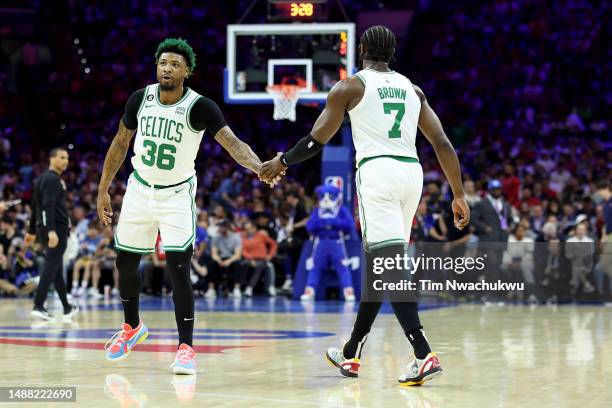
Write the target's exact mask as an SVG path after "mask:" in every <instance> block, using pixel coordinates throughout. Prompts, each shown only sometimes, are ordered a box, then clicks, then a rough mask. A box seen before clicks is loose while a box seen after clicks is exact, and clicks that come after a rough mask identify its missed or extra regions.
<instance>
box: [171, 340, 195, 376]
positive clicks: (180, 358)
mask: <svg viewBox="0 0 612 408" xmlns="http://www.w3.org/2000/svg"><path fill="white" fill-rule="evenodd" d="M171 367H172V372H173V373H174V374H187V375H193V374H195V373H196V372H197V370H198V365H197V363H196V359H195V351H193V349H192V348H191V347H190V346H189V345H188V344H185V343H182V344H181V345H180V346H179V348H178V350H176V358H175V359H174V363H172V365H171Z"/></svg>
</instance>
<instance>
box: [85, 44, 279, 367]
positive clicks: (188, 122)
mask: <svg viewBox="0 0 612 408" xmlns="http://www.w3.org/2000/svg"><path fill="white" fill-rule="evenodd" d="M155 58H156V65H157V81H158V82H157V83H155V84H151V85H148V86H146V87H145V88H144V89H141V90H138V91H136V92H134V93H133V94H132V95H131V96H130V97H129V99H128V101H127V105H126V109H125V114H124V115H123V117H122V118H121V120H120V122H119V130H118V131H117V134H116V135H115V137H114V139H113V142H112V144H111V146H110V148H109V150H108V153H107V155H106V159H105V160H104V168H103V170H102V176H101V178H100V184H99V186H98V199H97V210H98V216H99V217H100V220H101V222H102V223H103V224H104V225H109V224H111V223H112V215H113V213H112V208H111V200H110V196H109V194H108V190H109V188H110V185H111V182H112V180H113V178H114V177H115V175H116V174H117V171H118V170H119V168H120V167H121V165H122V163H123V161H124V160H125V157H126V155H127V152H128V149H129V146H130V141H131V139H132V137H133V135H134V133H136V139H135V141H134V154H133V156H132V159H131V161H132V166H133V168H134V171H133V172H132V174H131V175H130V177H129V180H128V186H127V190H126V192H125V195H124V197H123V202H122V206H121V213H120V215H119V221H118V224H117V228H116V231H115V248H116V250H117V260H116V265H117V269H118V271H119V294H120V297H121V301H122V305H123V311H124V323H123V324H122V328H121V330H119V331H118V332H117V333H116V334H115V335H114V336H113V337H112V338H111V340H109V342H108V343H107V345H106V346H105V350H106V358H107V359H108V360H112V361H115V360H119V359H122V358H125V357H126V356H127V355H128V354H129V353H130V352H131V351H132V349H133V348H134V347H135V346H136V345H137V344H138V343H140V342H142V341H144V340H145V339H146V338H147V336H148V329H147V327H146V326H145V325H144V323H143V322H142V321H141V320H140V317H139V314H138V307H139V295H140V277H139V273H138V265H139V263H140V260H141V257H142V255H143V254H147V253H150V252H153V251H154V250H155V243H156V239H157V235H158V232H159V234H160V235H161V241H162V243H163V247H164V251H165V252H166V266H167V270H168V273H169V276H170V280H171V282H172V288H173V301H174V306H175V317H176V323H177V328H178V345H177V354H176V358H175V360H174V363H173V364H172V369H173V372H174V373H175V374H195V373H196V372H197V365H196V360H195V352H194V350H193V348H192V346H193V344H192V343H193V326H194V319H195V315H194V312H195V311H194V299H193V290H192V287H191V280H190V275H189V274H190V269H189V265H190V261H191V257H192V255H193V242H194V239H195V231H196V212H195V195H196V191H197V179H196V177H195V176H196V171H195V159H196V156H197V154H198V150H199V147H200V142H201V140H202V136H203V134H204V131H205V130H208V132H210V133H211V134H212V135H213V136H214V138H215V140H216V141H217V142H219V143H220V144H221V145H222V146H223V147H224V148H225V149H226V150H227V151H228V153H229V154H230V155H231V156H232V158H233V159H234V160H235V161H236V162H238V163H239V164H241V165H242V166H244V167H246V168H248V169H250V170H251V171H253V172H255V173H256V174H259V172H260V170H261V161H260V160H259V158H258V157H257V155H256V154H255V153H253V151H252V150H251V148H250V147H249V146H248V145H247V144H246V143H244V142H242V141H240V140H239V139H238V138H237V137H236V136H235V135H234V133H233V132H232V130H231V129H230V128H229V126H227V124H226V123H225V119H224V118H223V114H222V113H221V110H220V109H219V107H218V106H217V104H215V103H214V102H213V101H212V100H210V99H208V98H206V97H204V96H201V95H199V94H198V93H197V92H195V91H194V90H192V89H190V88H189V87H187V86H184V81H185V79H186V78H188V77H189V76H190V75H191V74H192V72H193V70H194V68H195V53H194V52H193V49H192V48H191V47H190V46H189V44H187V42H186V41H184V40H182V39H174V38H169V39H166V40H164V41H163V42H162V43H161V44H159V46H158V48H157V52H156V53H155ZM274 183H275V182H272V183H270V184H274Z"/></svg>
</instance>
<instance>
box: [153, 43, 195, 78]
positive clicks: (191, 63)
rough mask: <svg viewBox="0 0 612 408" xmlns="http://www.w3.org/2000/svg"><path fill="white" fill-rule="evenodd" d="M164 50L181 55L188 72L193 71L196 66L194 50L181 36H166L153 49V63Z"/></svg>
mask: <svg viewBox="0 0 612 408" xmlns="http://www.w3.org/2000/svg"><path fill="white" fill-rule="evenodd" d="M164 52H174V53H176V54H179V55H182V56H183V57H184V58H185V60H186V61H187V66H188V67H189V72H190V73H193V70H194V69H195V67H196V55H195V52H193V48H191V46H190V45H189V44H187V41H185V40H183V39H182V38H166V39H165V40H164V41H162V42H161V43H159V45H158V46H157V51H155V63H157V61H159V56H160V55H162V54H163V53H164Z"/></svg>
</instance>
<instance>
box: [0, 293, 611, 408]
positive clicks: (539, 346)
mask: <svg viewBox="0 0 612 408" xmlns="http://www.w3.org/2000/svg"><path fill="white" fill-rule="evenodd" d="M30 305H31V303H30V302H29V301H27V300H7V299H2V300H0V373H1V374H0V386H19V385H22V386H23V385H32V386H34V385H41V386H42V385H64V386H76V387H77V403H76V404H74V403H64V404H48V405H49V406H67V407H74V406H79V407H80V406H84V407H88V406H89V407H117V406H118V407H144V406H146V407H179V406H181V407H182V406H199V407H204V406H206V407H208V406H210V407H247V406H248V407H253V408H254V407H300V406H305V407H307V406H315V407H319V406H325V407H385V408H386V407H427V408H433V407H478V408H485V407H532V406H533V407H542V408H543V407H555V408H557V407H582V406H585V407H586V406H588V407H604V406H606V407H607V406H610V405H609V404H610V401H612V386H611V385H610V383H611V380H612V308H609V307H608V308H606V307H598V306H559V307H545V306H540V307H534V308H530V307H527V306H505V307H498V306H494V307H483V306H479V305H464V306H455V307H444V308H435V309H430V310H426V311H423V312H422V314H421V318H422V320H423V324H424V325H425V327H426V329H427V332H426V333H427V336H428V338H429V339H430V342H431V344H432V346H433V347H434V348H435V351H437V352H438V354H439V356H440V360H441V363H442V366H443V368H444V370H445V373H444V375H443V376H442V377H439V378H438V379H436V380H434V381H432V382H431V383H428V384H426V385H424V386H422V387H416V388H403V387H399V386H398V385H397V384H396V378H397V376H398V375H399V374H401V373H402V370H403V369H404V366H405V364H406V363H407V362H408V361H409V359H410V357H411V347H410V346H409V343H408V341H407V340H406V339H405V338H404V337H403V334H402V332H401V330H400V328H399V325H398V324H397V322H396V320H395V317H394V316H393V315H392V314H390V313H388V312H389V309H388V308H386V307H385V309H384V311H385V312H386V313H383V314H381V315H380V316H379V318H378V320H377V321H376V323H375V326H374V329H373V331H372V333H371V336H370V337H369V339H368V342H367V345H366V347H365V352H364V358H363V360H362V364H363V365H362V373H361V374H360V378H359V379H343V378H341V377H340V376H339V374H338V372H337V370H336V369H333V368H332V367H330V366H329V365H328V364H327V363H326V361H325V360H324V357H323V356H324V353H325V350H326V348H327V347H328V346H334V345H338V344H339V341H340V337H341V336H342V335H345V334H348V333H349V332H350V329H351V327H352V323H353V318H354V315H355V314H354V308H352V307H346V306H344V305H342V304H339V303H317V304H315V305H310V306H307V307H304V306H302V305H300V303H299V302H292V301H288V300H284V299H275V300H271V301H269V300H268V299H255V300H251V301H245V300H242V301H237V302H232V301H227V300H222V301H217V302H211V303H206V302H204V301H198V303H197V309H198V314H197V320H196V336H195V337H196V339H195V344H196V345H197V351H198V362H199V364H200V367H201V370H200V372H199V374H198V375H197V376H173V375H172V374H171V372H170V368H169V365H170V363H171V362H172V359H173V357H174V352H173V349H174V348H175V335H176V334H175V333H176V332H175V329H174V328H175V322H174V315H173V313H172V312H171V310H172V303H171V301H170V300H169V299H163V300H160V299H152V298H143V304H142V309H143V311H142V318H143V320H144V321H145V323H146V324H147V325H148V326H149V328H150V330H151V335H150V337H149V339H148V340H147V341H146V342H144V343H142V344H140V345H139V346H137V348H136V350H135V351H134V352H133V353H132V354H131V355H130V356H129V357H128V358H127V359H125V360H123V361H120V362H115V363H111V362H108V361H106V360H105V358H104V352H103V345H104V343H105V342H106V340H107V339H108V338H110V336H111V335H112V334H113V333H114V331H116V330H117V329H118V326H119V323H120V322H121V320H122V313H121V311H120V309H119V307H120V306H119V305H118V303H117V302H116V301H114V302H110V303H106V304H105V303H104V302H100V303H97V302H91V303H87V304H83V305H82V306H83V308H84V310H82V311H81V312H80V313H79V314H78V315H77V316H76V317H75V323H74V324H61V323H54V324H50V325H41V324H32V323H35V322H34V321H33V320H31V319H30V317H29V311H30ZM55 310H59V308H58V307H57V305H56V306H55ZM0 406H8V404H0ZM11 406H16V407H25V406H45V404H43V403H40V404H36V405H34V404H32V403H30V404H27V403H21V404H12V405H11Z"/></svg>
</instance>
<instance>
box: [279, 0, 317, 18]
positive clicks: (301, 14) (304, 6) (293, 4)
mask: <svg viewBox="0 0 612 408" xmlns="http://www.w3.org/2000/svg"><path fill="white" fill-rule="evenodd" d="M268 20H270V21H310V22H312V21H325V20H327V0H310V1H287V0H268Z"/></svg>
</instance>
